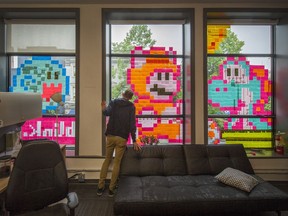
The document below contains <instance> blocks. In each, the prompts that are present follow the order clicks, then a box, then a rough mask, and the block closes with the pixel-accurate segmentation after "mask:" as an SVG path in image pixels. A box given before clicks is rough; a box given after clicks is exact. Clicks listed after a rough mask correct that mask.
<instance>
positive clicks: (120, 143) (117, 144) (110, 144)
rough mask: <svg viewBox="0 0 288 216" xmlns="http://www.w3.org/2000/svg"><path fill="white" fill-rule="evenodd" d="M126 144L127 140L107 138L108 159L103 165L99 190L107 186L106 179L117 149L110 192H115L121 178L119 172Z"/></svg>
mask: <svg viewBox="0 0 288 216" xmlns="http://www.w3.org/2000/svg"><path fill="white" fill-rule="evenodd" d="M126 143H127V140H126V139H124V138H122V137H119V136H111V135H108V136H107V138H106V157H105V160H104V162H103V164H102V168H101V172H100V180H99V183H98V188H103V187H104V186H105V179H106V177H107V172H108V168H109V165H110V163H111V161H112V158H113V152H114V149H115V157H114V161H113V170H112V176H111V181H110V185H109V189H110V190H112V191H113V190H114V189H115V186H116V183H117V179H118V176H119V170H120V164H121V160H122V157H123V154H124V152H125V150H126Z"/></svg>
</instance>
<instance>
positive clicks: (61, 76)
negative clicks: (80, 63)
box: [9, 56, 76, 115]
mask: <svg viewBox="0 0 288 216" xmlns="http://www.w3.org/2000/svg"><path fill="white" fill-rule="evenodd" d="M10 59H11V61H10V66H11V68H10V72H11V73H10V74H11V77H10V86H9V91H10V92H38V93H41V94H42V101H43V102H42V113H43V114H45V115H55V114H57V115H74V114H75V84H76V83H75V73H76V72H75V68H76V67H75V57H73V56H71V57H70V56H69V57H67V56H66V57H64V56H63V57H62V56H61V57H59V56H58V57H55V56H54V57H51V56H33V57H32V56H12V57H11V58H10Z"/></svg>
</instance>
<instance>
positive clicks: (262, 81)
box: [207, 21, 274, 148]
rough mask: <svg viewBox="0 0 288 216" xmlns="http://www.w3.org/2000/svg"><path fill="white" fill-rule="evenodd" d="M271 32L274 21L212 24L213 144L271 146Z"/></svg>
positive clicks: (209, 43) (210, 112) (210, 110)
mask: <svg viewBox="0 0 288 216" xmlns="http://www.w3.org/2000/svg"><path fill="white" fill-rule="evenodd" d="M227 23H229V21H227ZM272 35H273V25H271V24H261V25H255V24H254V25H249V24H245V25H243V24H237V23H236V24H232V25H231V24H227V25H223V24H222V25H215V24H210V25H208V26H207V79H208V80H207V86H208V87H207V89H208V142H209V144H218V143H226V144H234V143H242V144H243V145H244V147H246V148H271V147H272V143H273V140H272V131H273V120H274V117H273V106H272V104H273V103H272V102H273V94H272V93H273V92H272V84H273V59H274V56H273V43H272Z"/></svg>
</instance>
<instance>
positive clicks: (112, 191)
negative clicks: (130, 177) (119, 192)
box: [108, 189, 115, 197]
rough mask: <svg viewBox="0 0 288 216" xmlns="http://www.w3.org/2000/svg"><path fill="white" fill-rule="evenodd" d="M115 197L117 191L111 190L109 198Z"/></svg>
mask: <svg viewBox="0 0 288 216" xmlns="http://www.w3.org/2000/svg"><path fill="white" fill-rule="evenodd" d="M114 195H115V191H114V190H110V189H109V193H108V196H109V197H114Z"/></svg>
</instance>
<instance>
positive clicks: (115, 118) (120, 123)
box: [103, 98, 136, 142]
mask: <svg viewBox="0 0 288 216" xmlns="http://www.w3.org/2000/svg"><path fill="white" fill-rule="evenodd" d="M103 114H104V115H105V116H109V122H108V125H107V128H106V132H105V135H106V136H107V135H113V136H119V137H122V138H124V139H128V137H129V133H131V137H132V140H133V142H136V122H135V106H134V104H133V103H132V102H130V101H129V100H126V99H124V98H119V99H115V100H112V101H111V102H110V103H109V105H108V107H107V108H106V109H105V110H104V111H103Z"/></svg>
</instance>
